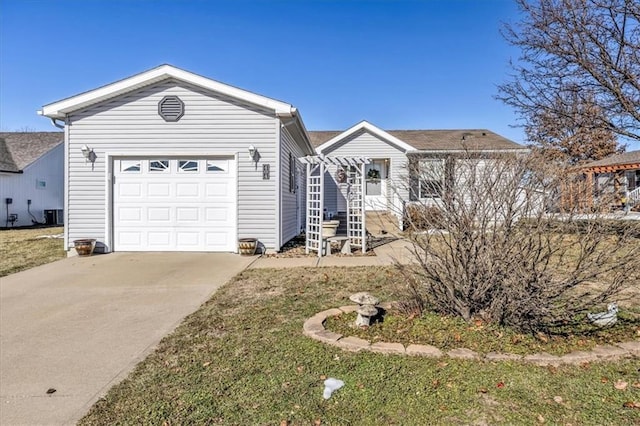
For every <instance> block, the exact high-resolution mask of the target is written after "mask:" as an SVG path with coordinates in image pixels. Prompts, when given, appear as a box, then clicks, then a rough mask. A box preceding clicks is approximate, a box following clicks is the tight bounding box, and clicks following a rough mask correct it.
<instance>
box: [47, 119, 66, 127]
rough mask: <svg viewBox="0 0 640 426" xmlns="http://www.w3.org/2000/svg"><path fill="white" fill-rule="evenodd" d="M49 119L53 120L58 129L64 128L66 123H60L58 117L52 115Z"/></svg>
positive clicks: (52, 122)
mask: <svg viewBox="0 0 640 426" xmlns="http://www.w3.org/2000/svg"><path fill="white" fill-rule="evenodd" d="M49 119H50V120H51V124H53V125H54V126H55V127H57V128H58V129H64V124H59V123H58V122H57V121H56V120H57V118H53V117H50V118H49Z"/></svg>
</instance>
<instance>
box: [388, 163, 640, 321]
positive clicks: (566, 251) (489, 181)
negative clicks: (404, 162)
mask: <svg viewBox="0 0 640 426" xmlns="http://www.w3.org/2000/svg"><path fill="white" fill-rule="evenodd" d="M421 173H422V175H421V176H420V182H419V183H418V184H421V185H424V184H425V182H427V183H428V184H434V185H439V186H441V187H442V190H441V192H440V194H441V196H440V197H438V198H426V199H418V200H415V201H413V202H412V203H411V204H412V205H413V206H412V208H411V209H410V211H411V212H412V214H410V215H408V219H407V220H410V221H411V223H419V224H420V225H421V227H422V225H424V224H431V225H433V228H434V229H433V230H430V231H426V232H415V233H413V234H412V235H413V236H412V242H413V247H414V254H415V256H416V257H417V258H418V259H419V265H417V266H416V265H413V266H399V267H400V268H404V270H405V271H406V273H407V274H412V275H413V279H414V280H418V281H419V282H420V285H421V289H420V290H421V291H420V292H416V291H413V292H412V293H411V296H412V298H413V299H415V297H416V295H417V294H418V293H419V294H420V295H421V296H422V297H423V298H424V300H423V302H422V304H423V305H425V304H426V305H429V306H431V307H433V308H434V309H435V310H437V311H439V312H441V313H443V314H450V315H457V316H461V317H462V318H464V319H465V320H467V321H471V320H472V319H474V318H478V317H479V318H482V319H483V320H485V321H490V322H495V323H499V324H502V325H507V326H511V327H514V328H516V329H518V330H521V331H530V332H533V331H540V330H545V329H546V330H548V329H549V327H553V326H555V325H560V324H565V323H566V322H568V321H571V320H572V319H574V318H576V316H577V315H578V314H580V313H583V312H585V311H587V310H592V309H594V308H595V307H596V305H599V304H603V303H605V302H607V301H608V300H610V299H611V297H612V296H614V295H616V294H617V293H618V292H619V291H620V290H622V289H623V288H624V287H626V286H632V285H638V283H639V282H640V241H638V240H637V239H636V237H637V234H635V235H636V237H634V235H633V234H632V231H633V227H632V226H631V224H630V222H629V223H625V222H618V223H617V224H616V226H615V232H612V231H611V225H610V224H609V222H607V221H606V220H605V216H604V213H601V211H602V210H603V209H601V208H600V206H599V204H598V203H599V200H597V199H594V200H593V201H592V203H593V205H592V209H590V212H589V213H586V214H585V213H582V212H581V211H578V210H577V209H575V208H573V209H572V208H569V207H570V206H565V209H564V211H563V212H562V213H549V212H551V211H556V210H557V208H556V207H557V204H558V202H559V200H560V198H561V197H560V191H561V188H562V185H561V184H562V182H563V181H564V180H565V178H566V171H564V170H562V169H561V168H558V167H556V166H554V165H553V164H551V163H549V162H547V161H541V160H540V159H539V158H538V157H536V156H533V155H530V156H516V155H502V156H493V157H492V158H486V157H480V156H474V155H470V154H467V155H465V156H460V157H458V158H450V159H449V160H447V170H446V172H445V173H444V174H442V173H441V172H439V173H438V176H439V177H436V176H434V175H433V170H431V169H429V168H428V167H427V168H426V169H424V170H422V171H421ZM443 176H445V178H444V179H443V178H442V177H443ZM443 180H444V182H443ZM414 186H415V182H414ZM423 192H425V193H436V192H435V191H431V192H429V191H423ZM607 202H608V201H606V200H605V201H604V204H605V205H606V204H607ZM434 206H437V208H439V209H440V211H441V214H440V215H433V214H432V208H433V207H434ZM419 212H423V213H424V217H420V216H419ZM436 216H437V220H434V219H433V218H434V217H436ZM436 222H437V223H436ZM410 225H411V224H410ZM435 228H437V230H436V229H435ZM636 232H637V229H636Z"/></svg>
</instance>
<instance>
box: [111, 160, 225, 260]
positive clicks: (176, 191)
mask: <svg viewBox="0 0 640 426" xmlns="http://www.w3.org/2000/svg"><path fill="white" fill-rule="evenodd" d="M189 160H190V163H189V164H192V161H197V162H198V167H197V169H198V172H197V173H194V172H186V171H185V170H180V169H179V168H178V167H177V166H178V161H180V159H173V160H167V161H169V167H167V168H166V169H164V171H163V172H162V173H159V172H150V168H149V160H148V159H141V160H136V161H137V162H139V163H140V164H141V166H140V169H141V170H133V172H131V171H129V172H127V170H126V167H125V168H122V165H121V164H114V170H116V172H115V173H116V184H115V188H114V237H115V241H114V243H115V244H114V248H115V250H121V251H174V250H176V251H180V250H184V251H236V244H235V240H236V236H237V232H236V226H237V225H236V220H237V219H236V215H237V204H236V203H237V194H236V177H235V170H236V168H235V162H234V161H233V160H232V159H230V158H202V159H197V160H196V159H193V158H190V159H189ZM115 161H116V162H118V161H120V162H122V163H124V162H125V161H130V162H131V160H126V159H125V160H115ZM185 164H186V163H185ZM206 164H208V165H209V166H210V167H209V169H215V168H219V169H224V171H221V170H214V172H212V171H211V170H208V168H207V167H205V165H206Z"/></svg>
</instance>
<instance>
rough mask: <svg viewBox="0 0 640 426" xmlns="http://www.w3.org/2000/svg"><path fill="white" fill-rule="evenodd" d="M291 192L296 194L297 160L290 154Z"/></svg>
mask: <svg viewBox="0 0 640 426" xmlns="http://www.w3.org/2000/svg"><path fill="white" fill-rule="evenodd" d="M289 192H293V193H295V192H296V159H295V157H294V156H293V154H292V153H289Z"/></svg>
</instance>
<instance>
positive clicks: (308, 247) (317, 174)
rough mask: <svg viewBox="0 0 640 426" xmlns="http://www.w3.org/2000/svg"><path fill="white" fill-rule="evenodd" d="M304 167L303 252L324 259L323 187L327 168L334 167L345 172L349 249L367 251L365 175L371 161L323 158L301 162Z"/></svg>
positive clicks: (305, 158) (311, 158)
mask: <svg viewBox="0 0 640 426" xmlns="http://www.w3.org/2000/svg"><path fill="white" fill-rule="evenodd" d="M300 161H301V162H302V163H303V164H306V165H307V212H306V213H307V214H306V218H307V220H306V228H305V229H306V242H305V252H306V253H309V252H310V251H312V250H316V251H317V253H318V257H322V256H323V246H324V241H323V238H322V221H323V219H324V189H325V188H324V185H325V179H324V175H325V171H326V170H327V166H329V165H335V166H338V167H342V168H343V169H345V170H346V171H347V183H348V188H349V189H348V194H347V236H348V237H349V243H350V244H351V245H352V246H359V247H361V249H362V252H363V253H365V252H366V251H367V242H366V237H367V230H366V227H365V222H366V216H365V204H364V194H365V191H364V171H365V165H366V164H369V162H370V160H369V159H368V158H364V157H326V156H324V155H316V156H307V157H302V158H300Z"/></svg>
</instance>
